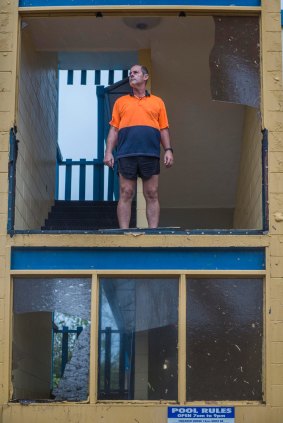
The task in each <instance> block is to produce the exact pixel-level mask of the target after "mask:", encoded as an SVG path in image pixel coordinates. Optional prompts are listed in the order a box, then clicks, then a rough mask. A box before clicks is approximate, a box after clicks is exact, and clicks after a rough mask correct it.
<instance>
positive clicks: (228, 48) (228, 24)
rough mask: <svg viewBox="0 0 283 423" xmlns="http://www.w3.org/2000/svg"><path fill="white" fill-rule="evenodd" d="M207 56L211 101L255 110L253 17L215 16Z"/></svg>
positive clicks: (257, 66) (256, 25)
mask: <svg viewBox="0 0 283 423" xmlns="http://www.w3.org/2000/svg"><path fill="white" fill-rule="evenodd" d="M214 24H215V42H214V46H213V49H212V51H211V54H210V58H209V62H210V71H211V94H212V98H213V100H218V101H227V102H232V103H238V104H244V105H247V106H251V107H256V108H259V106H260V44H259V20H258V18H257V17H256V16H215V17H214Z"/></svg>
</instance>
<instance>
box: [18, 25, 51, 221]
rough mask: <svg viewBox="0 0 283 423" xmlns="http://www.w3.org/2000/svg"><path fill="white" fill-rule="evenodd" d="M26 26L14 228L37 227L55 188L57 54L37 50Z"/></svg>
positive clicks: (23, 35) (22, 62)
mask: <svg viewBox="0 0 283 423" xmlns="http://www.w3.org/2000/svg"><path fill="white" fill-rule="evenodd" d="M27 28H28V27H27ZM27 28H26V29H23V31H22V45H21V61H20V63H21V68H20V75H19V93H18V117H17V128H18V133H17V139H18V140H19V144H18V147H19V151H18V159H17V170H16V172H17V175H16V178H17V180H16V207H15V229H40V227H41V226H42V225H43V223H44V219H45V218H46V217H47V214H48V211H49V209H50V207H51V204H52V202H53V200H54V190H55V172H56V148H57V147H56V146H57V101H58V88H57V82H58V81H57V55H56V54H54V53H39V52H37V51H36V50H35V48H34V46H33V43H32V41H31V39H30V38H29V35H28V32H27Z"/></svg>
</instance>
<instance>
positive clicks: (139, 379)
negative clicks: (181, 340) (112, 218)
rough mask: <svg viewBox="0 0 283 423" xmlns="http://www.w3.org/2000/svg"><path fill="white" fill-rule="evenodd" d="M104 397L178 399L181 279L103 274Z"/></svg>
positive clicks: (101, 392) (101, 391) (101, 349)
mask: <svg viewBox="0 0 283 423" xmlns="http://www.w3.org/2000/svg"><path fill="white" fill-rule="evenodd" d="M100 286H101V290H100V322H99V382H98V391H99V394H98V398H99V399H100V400H103V399H106V400H119V399H120V400H123V399H124V400H126V399H130V400H133V399H136V400H177V397H178V391H177V386H178V369H177V366H178V360H177V358H178V350H177V343H178V279H126V278H123V279H112V278H107V279H105V278H103V279H101V285H100Z"/></svg>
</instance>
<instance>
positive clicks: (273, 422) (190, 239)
mask: <svg viewBox="0 0 283 423" xmlns="http://www.w3.org/2000/svg"><path fill="white" fill-rule="evenodd" d="M24 3H25V4H24ZM27 3H28V4H27ZM219 3H220V2H219ZM219 3H218V5H219ZM240 3H241V4H240ZM259 3H260V2H259V1H257V0H255V1H254V0H251V1H248V0H247V1H243V2H241V1H240V0H239V2H233V4H234V5H236V6H240V5H241V6H249V7H252V6H259V5H260V4H259ZM0 4H1V8H0V19H1V22H2V23H4V26H3V25H2V26H1V29H0V33H1V36H0V57H1V60H0V91H1V93H2V94H3V95H2V101H3V102H4V105H3V107H2V109H4V110H0V153H1V154H2V152H3V153H4V159H2V161H0V174H1V187H2V188H1V192H0V269H1V277H0V380H1V384H0V403H1V404H2V406H0V422H1V423H10V422H13V423H25V422H26V423H38V422H39V421H40V423H47V422H48V423H50V421H60V422H67V421H68V422H75V421H84V422H86V423H88V422H93V421H97V422H100V421H101V422H102V421H103V422H105V423H110V422H113V421H115V422H116V421H117V422H123V423H132V422H134V421H139V422H141V423H149V422H155V423H165V422H166V421H167V417H166V412H167V406H166V405H165V404H154V405H153V404H151V405H150V406H149V404H132V403H131V404H129V403H124V404H123V403H120V404H114V405H110V404H94V403H91V404H70V405H69V404H30V405H28V406H23V405H21V404H10V405H8V406H7V403H8V400H9V389H10V375H9V366H10V361H11V356H10V340H11V339H10V326H11V322H10V318H11V314H10V312H11V307H10V304H11V293H10V252H11V247H12V246H17V247H22V246H33V247H38V246H42V247H45V246H46V245H49V246H50V247H51V248H54V247H58V246H65V247H69V248H70V247H85V246H86V245H87V246H90V247H92V246H94V245H96V246H98V247H100V248H101V247H107V248H109V247H112V248H113V247H116V248H120V247H121V246H126V247H127V246H135V247H138V248H141V249H142V248H143V247H149V246H150V247H156V246H159V247H168V246H171V247H173V248H179V247H180V246H182V247H186V248H189V247H192V246H193V247H206V248H217V247H218V248H219V247H221V248H224V247H227V248H228V247H229V248H230V247H245V248H247V247H251V246H254V245H257V246H260V247H264V246H267V247H269V246H270V248H267V249H266V252H267V253H266V254H267V270H266V284H265V285H266V289H265V303H266V314H265V315H264V320H265V327H266V328H265V337H264V347H265V348H264V349H265V351H266V352H265V354H264V358H265V365H264V369H265V381H264V383H265V384H266V388H267V390H266V394H265V395H266V397H265V400H266V404H252V405H249V404H241V405H240V406H237V405H236V419H235V422H236V423H243V422H246V421H248V422H251V423H281V422H282V419H283V400H282V398H283V371H282V368H283V349H282V345H283V338H282V333H283V327H282V325H283V290H282V284H283V282H282V275H283V265H282V262H283V247H282V245H283V229H282V228H283V218H282V214H283V200H282V194H283V192H282V189H283V188H282V187H283V181H282V173H283V169H282V166H281V156H282V152H283V126H282V121H283V111H282V78H281V38H280V34H281V29H280V2H279V0H272V1H268V0H266V1H265V0H264V1H263V2H262V55H263V68H262V76H263V106H262V112H263V126H264V127H265V128H267V129H268V131H269V151H270V169H269V175H270V178H269V186H270V190H269V191H270V210H271V213H270V220H271V224H270V227H271V232H270V234H269V235H266V236H261V237H260V236H259V237H249V236H245V235H243V236H241V237H240V236H237V237H227V238H225V236H222V237H221V236H217V237H214V236H211V237H209V236H204V237H202V236H201V235H200V236H179V237H176V236H173V237H170V235H164V236H162V235H160V236H150V237H149V236H147V235H139V236H136V235H131V234H129V235H127V236H124V235H121V236H115V235H113V236H110V235H108V236H105V237H103V236H101V235H87V236H84V235H75V236H73V235H58V234H57V235H52V234H50V235H33V236H32V235H28V234H26V235H15V236H14V238H10V237H9V236H7V235H6V222H7V191H8V175H7V169H8V163H7V166H5V161H6V160H7V152H8V142H9V130H10V128H11V127H12V126H13V123H14V115H15V107H14V103H15V87H16V84H15V82H16V78H15V73H16V55H17V30H18V28H17V26H18V21H17V19H18V16H17V7H16V5H15V2H9V1H3V0H1V3H0ZM77 4H82V3H81V2H78V3H77ZM94 4H95V3H93V2H87V1H86V2H84V5H94ZM97 4H98V3H97ZM100 4H103V3H100ZM107 4H108V5H109V4H110V5H111V3H109V2H107ZM113 4H114V2H113ZM115 4H116V5H117V3H116V2H115ZM133 4H136V3H134V2H133ZM146 4H149V3H146V2H144V3H143V5H146ZM155 4H156V3H155ZM163 4H165V3H164V2H163ZM166 4H167V3H166ZM183 4H189V2H187V3H183ZM191 4H194V5H200V4H205V5H210V6H217V2H213V4H212V2H210V1H209V2H208V1H207V2H205V1H204V2H202V3H197V2H192V3H191ZM56 5H57V6H58V2H56ZM62 5H63V4H62ZM66 5H70V2H67V4H65V6H66ZM72 5H74V3H73V2H72ZM159 5H160V3H159ZM221 5H226V6H227V5H231V2H226V3H225V4H223V3H221ZM20 6H21V7H25V6H26V7H31V6H48V2H43V1H41V2H38V3H37V4H35V2H32V1H29V2H24V1H23V2H21V3H20ZM49 6H51V4H49ZM7 19H8V20H7ZM5 28H6V29H5ZM11 28H12V29H11ZM167 261H168V266H169V264H170V263H169V260H167ZM74 270H76V269H74ZM61 272H64V270H61ZM93 349H94V346H92V350H93ZM2 381H3V382H2ZM91 401H93V397H92V400H91Z"/></svg>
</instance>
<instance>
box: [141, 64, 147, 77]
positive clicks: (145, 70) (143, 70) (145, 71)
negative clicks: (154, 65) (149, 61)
mask: <svg viewBox="0 0 283 423" xmlns="http://www.w3.org/2000/svg"><path fill="white" fill-rule="evenodd" d="M140 67H141V71H142V73H143V74H144V75H149V72H148V69H147V67H146V66H143V65H140Z"/></svg>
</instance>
